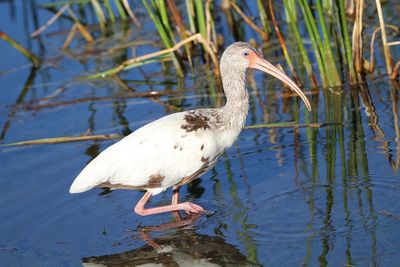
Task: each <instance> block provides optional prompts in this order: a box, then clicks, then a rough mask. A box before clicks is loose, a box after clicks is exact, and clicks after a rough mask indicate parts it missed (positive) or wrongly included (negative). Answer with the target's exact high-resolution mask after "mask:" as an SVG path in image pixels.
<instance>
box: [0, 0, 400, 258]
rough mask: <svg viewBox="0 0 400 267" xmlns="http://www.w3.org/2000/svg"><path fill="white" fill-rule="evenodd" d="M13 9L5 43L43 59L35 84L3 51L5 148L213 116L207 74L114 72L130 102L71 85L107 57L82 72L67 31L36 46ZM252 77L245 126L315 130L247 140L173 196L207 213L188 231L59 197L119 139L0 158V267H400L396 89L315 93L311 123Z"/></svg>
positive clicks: (130, 195)
mask: <svg viewBox="0 0 400 267" xmlns="http://www.w3.org/2000/svg"><path fill="white" fill-rule="evenodd" d="M13 5H15V7H16V8H17V9H15V12H16V15H15V17H14V18H13V17H12V16H10V14H11V13H12V12H11V11H12V5H10V4H6V3H1V4H0V15H1V17H3V18H7V20H6V22H4V23H7V24H6V25H7V27H6V29H7V32H8V33H9V34H10V35H12V36H13V37H14V38H16V39H17V40H18V41H20V42H21V43H23V44H24V45H26V46H31V49H32V50H33V51H35V52H38V53H44V57H45V58H46V59H47V60H46V64H45V65H44V66H43V67H42V68H41V69H40V70H37V71H35V70H32V69H31V67H30V65H29V62H27V60H26V59H25V58H23V57H22V56H21V55H20V54H18V53H17V52H15V51H14V50H13V49H12V48H10V47H9V45H4V44H3V45H2V47H1V51H2V56H3V60H2V61H0V66H1V67H0V69H1V71H2V75H1V76H0V83H1V84H2V86H1V87H2V89H1V91H0V94H1V98H0V101H1V103H0V114H1V115H0V125H2V127H3V128H2V135H4V139H3V140H2V143H4V144H6V143H12V142H17V141H21V140H31V139H39V138H48V137H58V136H70V135H81V134H84V133H85V132H87V131H88V130H89V129H90V130H91V131H92V132H93V133H95V134H107V133H120V134H128V133H129V132H131V131H134V130H135V129H137V128H139V127H140V126H142V125H144V124H146V123H148V122H150V121H152V120H154V119H157V118H159V117H161V116H163V115H165V114H169V113H172V112H176V111H178V110H188V109H192V108H196V107H204V106H213V105H214V104H213V103H214V102H213V99H212V96H211V93H210V90H209V88H210V86H211V85H210V81H209V79H208V76H210V75H211V74H210V73H208V72H207V71H204V70H202V69H201V67H199V68H200V69H199V70H197V71H196V73H195V74H192V75H188V76H187V77H186V78H185V79H184V80H179V79H177V78H175V77H174V75H173V73H174V71H173V69H170V70H169V72H170V73H169V75H168V73H166V71H163V70H162V69H161V67H160V66H159V64H151V65H145V66H143V67H142V68H140V69H133V70H130V71H129V72H126V73H124V74H123V75H122V78H123V81H125V82H126V83H125V84H127V85H128V90H127V88H126V87H124V86H122V85H121V83H119V82H118V81H116V80H111V79H107V80H95V81H93V82H87V81H79V80H77V79H76V77H78V76H79V75H82V74H85V73H89V72H90V71H92V70H94V69H96V68H98V69H102V70H103V69H106V68H107V67H110V66H113V62H112V60H111V59H109V58H106V59H102V58H101V57H102V55H101V54H99V55H98V57H97V58H96V59H97V62H94V61H95V60H94V59H93V58H90V59H89V60H88V62H79V61H78V60H77V59H76V58H74V57H73V56H71V55H70V54H67V53H66V52H61V51H60V50H59V47H60V44H61V43H62V42H63V40H64V38H65V36H66V34H64V35H62V34H59V35H49V33H51V32H58V31H61V30H66V29H68V27H67V25H63V24H56V25H57V26H54V27H53V28H50V29H49V30H48V32H46V34H47V35H46V34H44V36H43V37H42V42H43V44H44V47H46V48H45V49H41V48H40V47H38V45H37V42H34V41H30V40H29V39H27V37H26V32H28V33H29V32H32V31H33V30H34V29H36V28H35V27H34V26H33V25H30V24H28V26H26V23H25V22H26V21H25V20H24V19H23V14H22V12H23V10H25V9H24V8H25V7H23V5H22V6H19V5H20V4H18V3H14V4H13ZM27 8H29V5H27ZM39 15H40V18H41V19H40V21H41V23H43V22H45V21H46V20H47V19H48V18H49V14H48V13H46V12H45V11H39ZM24 25H25V26H24ZM25 27H28V29H27V30H22V29H26V28H25ZM144 28H146V27H144ZM11 33H13V34H11ZM139 35H140V36H142V38H144V39H146V38H148V39H150V40H152V38H155V36H154V34H149V33H147V32H141V33H138V32H135V29H132V30H131V32H129V33H127V34H126V36H124V34H121V35H118V36H117V37H111V38H116V39H117V38H121V39H124V38H126V39H129V38H133V39H135V38H137V36H139ZM132 36H133V37H132ZM115 41H116V40H111V41H109V42H115ZM30 44H31V45H30ZM74 45H76V44H74ZM107 45H108V44H107V42H106V41H104V42H99V43H98V44H96V46H97V47H100V48H101V47H104V46H107ZM78 47H79V46H78ZM152 50H156V48H151V49H150V48H148V47H146V46H143V47H140V48H138V50H137V53H138V54H144V53H147V52H149V51H152ZM72 52H74V53H78V52H79V51H77V50H73V51H72ZM266 52H267V53H268V51H266ZM397 54H398V52H397ZM126 56H127V55H124V54H122V55H117V56H116V57H126ZM270 60H271V61H272V62H274V63H276V62H279V61H283V59H282V58H271V59H270ZM378 63H379V62H378ZM380 63H381V62H380ZM54 65H57V67H54ZM378 65H379V64H378ZM381 65H382V64H381ZM171 74H172V75H171ZM250 76H251V77H253V76H252V75H250ZM251 77H250V78H251ZM254 78H255V84H256V86H257V88H254V87H253V86H249V88H250V89H249V91H250V95H251V107H250V112H249V116H248V119H247V122H246V125H254V124H257V123H263V122H264V121H267V122H290V121H294V120H295V119H296V117H297V115H296V114H299V122H300V123H307V122H309V121H311V122H318V123H324V125H322V126H321V127H319V128H313V127H300V128H294V127H289V128H274V129H271V128H260V129H245V130H243V132H242V134H241V135H240V137H239V139H238V141H237V142H236V143H235V145H234V146H233V147H232V148H230V149H229V150H227V151H226V153H225V154H224V155H223V156H222V157H221V159H220V160H219V162H218V164H217V165H216V166H215V168H214V169H213V170H212V171H210V172H208V173H207V174H205V175H203V176H202V177H201V178H200V179H198V180H196V181H194V182H192V183H191V184H189V185H187V186H184V187H183V188H182V189H181V200H182V201H183V200H185V201H193V202H195V203H196V204H199V205H201V206H203V207H204V208H205V209H207V210H209V211H213V212H214V214H213V215H211V216H201V217H200V218H198V220H197V221H195V222H194V223H193V224H191V225H190V226H188V227H183V228H178V229H169V230H163V231H143V227H144V226H156V225H160V224H165V223H168V222H171V221H172V220H173V218H172V216H171V215H169V214H162V215H157V216H150V217H139V216H137V215H136V214H134V213H133V212H132V207H133V206H134V205H135V203H136V202H137V201H138V200H139V198H140V197H141V196H142V192H138V191H123V190H117V191H114V192H111V193H104V192H103V191H102V190H100V189H95V190H91V191H89V192H86V193H82V194H77V195H70V194H69V193H68V189H69V186H70V184H71V183H72V181H73V179H74V178H75V176H76V175H77V174H78V173H79V171H80V170H81V169H82V168H83V167H84V166H85V164H86V163H87V162H88V161H90V160H91V159H92V158H93V157H94V156H95V155H97V154H98V153H99V152H100V151H102V150H103V149H105V148H106V147H107V146H109V145H110V144H112V143H114V142H115V141H116V140H110V141H101V142H100V141H87V142H76V143H64V144H53V145H37V146H15V147H1V148H0V162H1V168H0V188H1V189H2V192H1V201H0V218H1V220H0V266H80V265H82V264H83V265H87V264H89V263H102V264H104V265H106V266H121V265H125V266H128V265H129V264H130V265H129V266H135V265H140V264H143V265H144V264H148V263H153V264H165V265H166V266H169V265H173V264H179V265H180V266H188V265H191V264H193V263H196V264H197V265H201V266H223V265H236V266H259V265H266V266H282V265H283V264H284V265H285V266H299V265H306V266H316V265H321V266H326V265H329V266H344V265H355V266H396V265H397V264H398V262H399V260H400V252H399V250H398V247H399V246H400V241H399V240H400V235H399V233H400V176H399V174H398V167H399V164H400V159H399V156H400V152H399V151H400V145H399V142H400V136H399V129H398V115H399V114H398V89H399V86H398V84H396V83H392V82H390V81H389V80H388V79H387V78H386V77H385V76H384V75H382V76H377V77H376V78H375V79H367V80H366V83H365V84H364V86H362V87H361V86H360V87H350V86H348V85H345V86H344V87H343V88H342V90H341V91H339V93H338V92H337V91H335V90H321V91H320V93H319V94H312V98H313V103H314V109H315V110H314V111H313V113H312V114H313V115H312V116H309V115H307V114H306V111H305V108H304V105H303V104H302V103H300V105H297V104H296V103H295V101H294V99H290V98H283V96H284V95H283V94H282V93H281V84H280V83H278V82H276V81H274V80H272V79H271V78H270V77H264V76H263V75H261V74H260V73H256V72H254ZM149 80H151V81H152V83H147V81H149ZM27 84H28V85H29V86H25V85H27ZM24 86H25V87H26V88H28V89H27V90H26V94H25V93H23V92H25V90H24ZM202 88H206V89H202ZM150 90H161V91H163V90H167V94H165V95H164V96H161V97H159V98H134V97H127V96H129V95H128V91H135V92H146V91H150ZM306 91H307V88H306ZM309 96H310V98H311V94H309ZM77 99H83V100H84V101H75V100H77ZM288 99H289V100H288ZM338 101H339V102H340V104H339V105H338V104H337V103H338ZM338 106H339V107H340V108H338ZM178 165H179V163H177V167H178ZM170 197H171V192H170V191H167V192H165V193H164V194H161V195H160V196H157V197H154V198H153V199H152V201H151V204H152V205H162V204H165V203H168V202H169V201H170ZM157 245H158V246H159V247H157Z"/></svg>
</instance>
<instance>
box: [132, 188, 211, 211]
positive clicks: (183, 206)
mask: <svg viewBox="0 0 400 267" xmlns="http://www.w3.org/2000/svg"><path fill="white" fill-rule="evenodd" d="M150 197H151V193H150V192H146V193H145V194H144V196H143V197H142V198H141V199H140V200H139V202H138V203H137V204H136V206H135V212H136V213H137V214H139V215H142V216H146V215H152V214H158V213H163V212H170V211H178V210H184V211H185V212H186V213H200V212H203V211H204V209H203V208H202V207H200V206H198V205H196V204H193V203H190V202H184V203H179V204H171V205H168V206H163V207H157V208H150V209H145V208H144V205H146V203H147V201H149V199H150Z"/></svg>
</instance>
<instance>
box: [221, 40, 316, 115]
mask: <svg viewBox="0 0 400 267" xmlns="http://www.w3.org/2000/svg"><path fill="white" fill-rule="evenodd" d="M222 66H224V67H227V68H229V69H231V70H239V71H245V70H246V69H247V68H252V69H258V70H261V71H263V72H265V73H268V74H270V75H272V76H274V77H275V78H277V79H279V80H281V81H282V82H284V83H285V84H287V85H288V86H289V87H290V88H291V89H292V90H293V91H295V92H296V93H297V94H298V95H299V96H300V98H301V99H302V100H303V101H304V104H305V105H306V107H307V109H308V110H309V111H310V110H311V105H310V102H309V101H308V98H307V97H306V96H305V95H304V93H303V91H302V90H301V89H300V88H299V87H298V86H297V85H296V84H295V82H294V81H293V80H291V79H290V78H289V77H288V76H287V75H286V74H285V73H283V72H282V71H281V70H279V69H278V68H276V67H275V66H274V65H272V64H271V63H269V62H268V61H267V60H265V59H264V58H263V57H262V55H261V54H260V53H259V52H258V51H257V50H256V49H254V48H253V47H252V46H251V45H249V44H248V43H245V42H236V43H233V44H231V45H230V46H228V47H227V48H226V49H225V51H224V53H223V54H222V57H221V68H222Z"/></svg>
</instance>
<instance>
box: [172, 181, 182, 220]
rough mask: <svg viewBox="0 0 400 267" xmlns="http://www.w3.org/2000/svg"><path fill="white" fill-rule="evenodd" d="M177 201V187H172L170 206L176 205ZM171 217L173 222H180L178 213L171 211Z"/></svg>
mask: <svg viewBox="0 0 400 267" xmlns="http://www.w3.org/2000/svg"><path fill="white" fill-rule="evenodd" d="M178 201H179V187H174V188H173V189H172V200H171V205H176V204H178ZM172 216H173V217H174V219H175V221H177V222H178V221H180V220H182V218H181V215H180V214H179V211H173V212H172Z"/></svg>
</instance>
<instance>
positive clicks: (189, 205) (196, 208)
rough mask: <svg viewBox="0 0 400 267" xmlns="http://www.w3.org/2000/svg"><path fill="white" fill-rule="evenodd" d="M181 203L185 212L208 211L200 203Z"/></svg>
mask: <svg viewBox="0 0 400 267" xmlns="http://www.w3.org/2000/svg"><path fill="white" fill-rule="evenodd" d="M181 205H182V206H184V207H183V209H184V210H185V212H186V213H187V214H192V213H203V212H206V210H205V209H203V208H202V207H200V206H199V205H196V204H193V203H191V202H184V203H181Z"/></svg>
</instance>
